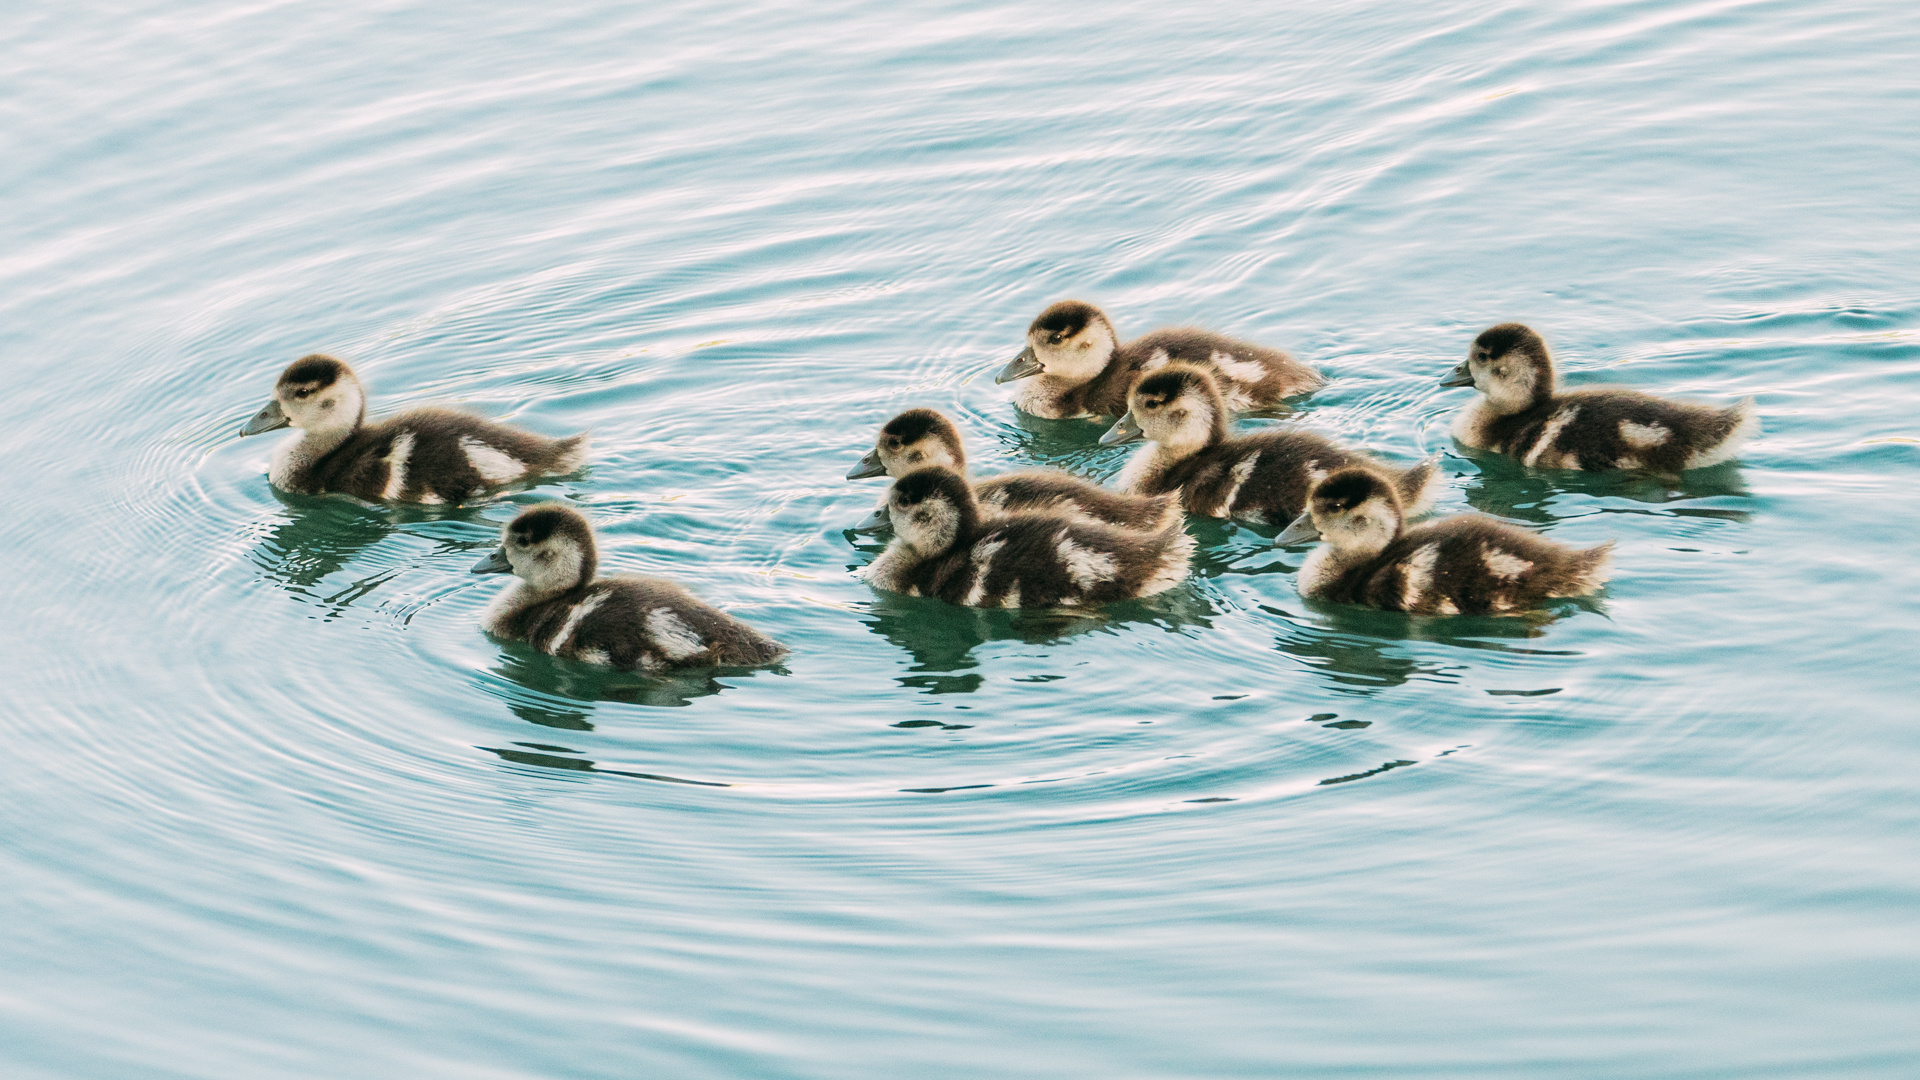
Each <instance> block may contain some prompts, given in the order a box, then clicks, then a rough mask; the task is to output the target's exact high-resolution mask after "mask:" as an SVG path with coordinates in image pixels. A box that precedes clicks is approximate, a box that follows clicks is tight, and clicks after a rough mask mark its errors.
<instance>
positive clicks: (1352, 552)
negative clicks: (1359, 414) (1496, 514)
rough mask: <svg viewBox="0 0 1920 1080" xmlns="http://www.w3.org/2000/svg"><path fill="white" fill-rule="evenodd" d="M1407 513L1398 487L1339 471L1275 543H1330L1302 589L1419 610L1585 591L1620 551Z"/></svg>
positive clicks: (1529, 602)
mask: <svg viewBox="0 0 1920 1080" xmlns="http://www.w3.org/2000/svg"><path fill="white" fill-rule="evenodd" d="M1405 520H1406V519H1405V515H1404V514H1403V513H1402V512H1401V509H1400V496H1399V493H1398V492H1396V491H1395V490H1394V485H1392V484H1390V483H1388V482H1387V481H1386V480H1385V479H1384V478H1382V477H1381V476H1380V475H1379V474H1378V473H1376V472H1374V471H1372V470H1370V469H1342V470H1340V471H1339V472H1335V473H1332V474H1330V475H1328V476H1327V477H1326V478H1325V479H1324V480H1321V481H1320V482H1319V483H1318V484H1315V485H1314V488H1313V494H1312V496H1311V498H1310V499H1309V500H1308V505H1307V510H1306V512H1304V513H1302V514H1301V515H1300V517H1299V518H1298V519H1296V520H1295V521H1294V522H1293V524H1291V525H1289V526H1287V528H1286V530H1285V531H1284V532H1282V533H1281V534H1280V535H1279V537H1277V538H1276V539H1275V540H1274V543H1275V544H1277V545H1286V544H1300V543H1305V542H1307V541H1310V540H1314V539H1320V540H1325V541H1326V543H1325V544H1323V545H1322V546H1320V547H1318V548H1316V549H1314V552H1313V553H1312V554H1311V555H1308V556H1307V561H1306V562H1305V563H1303V564H1302V565H1301V567H1300V579H1299V581H1300V593H1301V595H1303V596H1310V597H1314V598H1317V599H1323V600H1334V601H1338V602H1341V603H1347V604H1365V605H1367V606H1369V607H1377V608H1385V609H1387V610H1389V611H1406V612H1411V613H1413V614H1417V615H1505V614H1511V613H1515V612H1522V611H1528V610H1531V609H1532V608H1534V607H1536V606H1538V605H1539V603H1540V602H1541V601H1542V600H1545V599H1547V598H1549V597H1556V596H1582V595H1585V594H1587V593H1590V592H1593V591H1595V590H1597V589H1599V588H1600V586H1601V584H1602V583H1603V582H1605V581H1606V579H1607V563H1608V561H1609V559H1610V558H1611V557H1612V555H1613V541H1611V540H1609V541H1607V542H1606V543H1604V544H1601V545H1599V546H1598V547H1591V548H1585V549H1578V548H1570V547H1568V546H1566V545H1565V544H1559V543H1555V542H1554V541H1552V540H1549V539H1547V538H1546V537H1544V536H1538V535H1535V534H1534V533H1530V532H1527V531H1526V530H1525V529H1518V528H1515V527H1514V526H1512V525H1508V524H1506V523H1504V522H1500V521H1495V520H1494V519H1492V518H1488V517H1481V516H1480V515H1478V514H1457V515H1455V516H1453V517H1449V518H1442V519H1441V520H1439V521H1433V522H1428V523H1427V524H1424V525H1418V526H1415V527H1414V528H1412V529H1408V528H1405Z"/></svg>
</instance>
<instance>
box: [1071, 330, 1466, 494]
mask: <svg viewBox="0 0 1920 1080" xmlns="http://www.w3.org/2000/svg"><path fill="white" fill-rule="evenodd" d="M1127 400H1128V406H1127V414H1126V415H1125V416H1122V417H1121V418H1120V420H1119V422H1118V423H1116V424H1114V425H1113V427H1112V428H1111V429H1110V430H1109V431H1108V432H1107V433H1106V434H1105V435H1102V436H1101V437H1100V441H1101V443H1103V444H1106V445H1109V446H1112V445H1119V444H1123V443H1130V442H1138V441H1140V440H1142V439H1144V440H1147V445H1145V446H1143V447H1141V448H1140V449H1139V450H1137V451H1135V452H1134V455H1133V457H1132V458H1130V459H1128V461H1127V464H1126V465H1125V467H1123V468H1122V469H1121V470H1120V475H1119V476H1118V477H1116V478H1115V480H1114V486H1116V487H1118V488H1119V489H1120V490H1122V491H1132V492H1137V493H1139V494H1143V495H1157V494H1160V493H1162V492H1177V493H1178V494H1179V496H1180V501H1181V503H1182V504H1183V505H1185V507H1186V510H1187V513H1189V514H1195V515H1198V516H1200V517H1211V518H1231V519H1234V520H1237V521H1246V522H1253V523H1256V524H1270V525H1278V524H1281V523H1283V522H1288V521H1292V520H1293V519H1294V518H1295V517H1296V516H1298V515H1299V513H1300V511H1301V510H1303V509H1305V507H1306V503H1307V492H1308V491H1309V490H1311V489H1312V487H1313V484H1314V481H1316V480H1318V479H1320V478H1321V477H1323V476H1325V475H1327V474H1328V473H1330V472H1332V471H1334V470H1336V469H1341V468H1345V467H1348V466H1361V467H1365V468H1370V469H1374V470H1376V471H1379V472H1380V473H1382V475H1386V476H1389V477H1391V478H1392V481H1393V484H1394V486H1395V487H1396V488H1397V489H1398V490H1399V492H1400V495H1401V497H1402V498H1403V499H1404V500H1406V502H1407V503H1408V504H1409V505H1411V507H1412V508H1413V509H1412V510H1411V511H1410V513H1420V512H1424V511H1425V510H1426V509H1427V508H1428V507H1430V506H1431V505H1432V504H1433V500H1434V498H1435V497H1436V496H1437V494H1438V491H1439V487H1440V481H1441V472H1440V468H1439V464H1438V463H1437V462H1436V461H1434V460H1432V459H1429V460H1427V461H1423V462H1421V463H1420V464H1418V465H1415V466H1413V467H1412V468H1408V469H1389V468H1388V467H1387V466H1384V465H1381V464H1379V463H1378V462H1375V461H1374V460H1373V459H1372V458H1369V457H1367V456H1366V455H1364V454H1360V453H1356V452H1355V451H1352V450H1347V449H1344V448H1342V447H1341V446H1339V445H1338V444H1337V443H1335V442H1333V440H1331V439H1328V438H1325V437H1323V436H1320V435H1316V434H1314V433H1313V432H1310V431H1300V430H1297V429H1287V430H1279V431H1259V432H1254V433H1252V434H1249V435H1239V436H1235V435H1233V434H1232V433H1231V432H1230V431H1229V430H1228V427H1227V405H1226V402H1224V401H1223V400H1222V399H1221V396H1220V391H1219V389H1218V388H1217V387H1216V385H1215V383H1214V379H1213V376H1212V375H1211V374H1209V373H1208V372H1207V371H1205V370H1203V369H1201V368H1197V367H1192V366H1189V365H1186V364H1171V365H1168V366H1167V367H1165V368H1163V369H1161V370H1159V371H1156V372H1153V373H1152V374H1149V375H1148V376H1146V377H1145V378H1143V379H1141V380H1140V382H1139V384H1138V385H1137V386H1135V387H1134V388H1133V393H1132V394H1130V395H1129V396H1128V399H1127Z"/></svg>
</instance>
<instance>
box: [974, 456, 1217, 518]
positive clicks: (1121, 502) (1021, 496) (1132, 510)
mask: <svg viewBox="0 0 1920 1080" xmlns="http://www.w3.org/2000/svg"><path fill="white" fill-rule="evenodd" d="M974 492H975V494H977V495H978V496H979V498H980V505H981V507H982V508H983V509H985V510H989V511H992V512H994V513H999V514H1017V513H1028V512H1035V511H1039V512H1049V513H1055V514H1062V515H1065V516H1067V517H1074V518H1080V519H1083V520H1086V521H1095V522H1100V523H1102V524H1105V525H1112V526H1114V527H1115V528H1121V529H1130V530H1133V531H1135V532H1158V531H1160V530H1161V529H1164V528H1166V527H1167V526H1168V525H1170V524H1173V523H1174V522H1176V521H1177V520H1179V517H1180V501H1179V499H1178V498H1176V497H1175V496H1173V495H1171V494H1160V495H1140V494H1135V493H1133V492H1125V491H1115V490H1113V489H1112V488H1105V487H1101V486H1099V485H1098V484H1094V483H1090V482H1089V481H1086V480H1082V479H1081V478H1079V477H1077V476H1074V475H1072V474H1071V473H1065V472H1059V471H1057V470H1052V469H1029V470H1024V471H1021V472H1015V473H1006V474H1003V475H1000V476H994V477H989V478H988V479H985V480H982V481H980V482H979V483H978V484H976V485H974Z"/></svg>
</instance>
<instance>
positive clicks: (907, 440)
mask: <svg viewBox="0 0 1920 1080" xmlns="http://www.w3.org/2000/svg"><path fill="white" fill-rule="evenodd" d="M929 465H944V466H946V467H947V468H949V469H952V470H953V471H954V472H964V471H965V470H966V467H967V452H966V450H965V449H964V448H963V447H962V446H961V445H960V430H959V429H958V428H956V427H954V426H953V421H951V420H949V419H947V418H946V417H944V416H942V415H940V414H939V413H937V412H935V411H933V410H932V409H908V410H907V411H906V412H903V413H901V414H900V415H899V416H896V417H894V418H893V419H891V420H889V421H887V423H886V426H884V427H882V428H881V429H880V436H879V438H877V439H875V440H874V444H873V449H871V450H869V451H867V454H866V456H865V457H863V458H861V459H860V461H859V463H858V464H856V465H854V467H853V468H851V469H849V470H847V479H849V480H858V479H860V478H862V477H866V476H880V475H882V474H885V475H887V476H891V477H893V478H894V479H896V480H897V479H899V478H900V477H902V476H905V475H907V474H908V473H910V472H912V471H914V470H915V469H924V468H926V467H927V466H929Z"/></svg>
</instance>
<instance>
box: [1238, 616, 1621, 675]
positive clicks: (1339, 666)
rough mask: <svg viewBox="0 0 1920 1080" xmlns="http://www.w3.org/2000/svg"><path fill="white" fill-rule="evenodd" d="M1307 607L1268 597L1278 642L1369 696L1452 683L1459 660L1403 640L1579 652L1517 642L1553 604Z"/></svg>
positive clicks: (1540, 630)
mask: <svg viewBox="0 0 1920 1080" xmlns="http://www.w3.org/2000/svg"><path fill="white" fill-rule="evenodd" d="M1561 603H1563V604H1566V605H1567V606H1568V607H1575V606H1578V607H1593V606H1595V602H1594V601H1592V600H1590V599H1587V600H1568V601H1561ZM1301 606H1302V607H1303V608H1304V609H1305V612H1304V614H1302V613H1296V612H1290V611H1285V610H1283V609H1280V608H1274V607H1268V606H1266V605H1262V607H1261V610H1263V611H1266V612H1267V613H1268V614H1271V615H1277V616H1280V617H1281V619H1282V620H1283V621H1282V623H1281V625H1283V626H1284V627H1285V629H1284V630H1282V631H1281V632H1280V633H1279V634H1278V635H1276V636H1275V638H1274V648H1275V649H1276V650H1277V651H1279V652H1282V653H1285V654H1287V655H1288V656H1291V657H1293V658H1295V659H1296V660H1299V661H1300V662H1301V663H1302V664H1303V665H1304V666H1306V667H1307V668H1309V669H1311V670H1313V671H1315V672H1317V673H1318V674H1319V675H1320V676H1321V677H1322V678H1323V679H1324V680H1325V681H1326V683H1327V686H1328V688H1329V689H1331V690H1334V691H1336V692H1339V693H1343V694H1353V695H1358V696H1367V695H1371V694H1375V693H1378V692H1379V691H1382V690H1388V689H1391V688H1393V687H1396V686H1403V685H1405V684H1407V683H1409V682H1432V683H1443V684H1453V683H1457V682H1458V681H1459V679H1458V677H1457V676H1456V675H1454V674H1453V673H1454V672H1455V671H1458V670H1460V669H1461V664H1460V663H1458V662H1457V661H1443V660H1438V659H1431V658H1425V657H1422V656H1420V655H1418V654H1417V653H1415V652H1413V651H1411V650H1410V649H1409V648H1408V647H1407V646H1406V645H1405V644H1404V643H1407V642H1432V643H1435V644H1440V645H1450V646H1456V647H1460V648H1468V649H1479V650H1485V651H1491V652H1504V653H1514V654H1519V655H1526V656H1579V655H1580V654H1579V653H1578V652H1573V651H1568V650H1555V649H1540V648H1528V647H1524V646H1522V645H1519V644H1518V642H1522V641H1527V640H1530V639H1537V638H1539V637H1541V636H1542V635H1543V634H1544V633H1545V627H1546V625H1547V624H1548V623H1550V622H1551V621H1553V619H1554V618H1556V617H1557V616H1556V613H1555V612H1554V611H1553V610H1552V609H1547V610H1543V611H1538V612H1531V613H1529V614H1528V615H1527V616H1526V617H1523V618H1512V617H1507V618H1500V617H1494V616H1482V617H1475V616H1463V615H1452V616H1446V617H1431V616H1421V615H1407V614H1405V613H1403V612H1398V611H1381V610H1378V609H1375V608H1365V607H1358V606H1355V605H1352V604H1336V603H1331V602H1328V601H1323V600H1313V599H1303V600H1302V601H1301Z"/></svg>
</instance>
